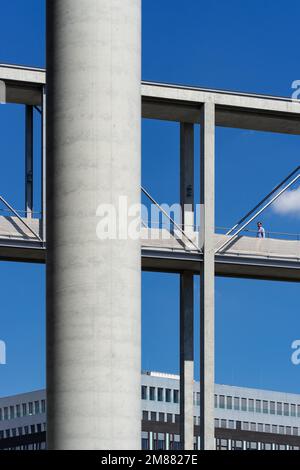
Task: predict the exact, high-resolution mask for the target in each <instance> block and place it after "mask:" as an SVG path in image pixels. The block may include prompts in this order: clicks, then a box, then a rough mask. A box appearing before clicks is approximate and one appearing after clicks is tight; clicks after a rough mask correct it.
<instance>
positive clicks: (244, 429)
mask: <svg viewBox="0 0 300 470" xmlns="http://www.w3.org/2000/svg"><path fill="white" fill-rule="evenodd" d="M243 431H249V423H248V422H247V421H243Z"/></svg>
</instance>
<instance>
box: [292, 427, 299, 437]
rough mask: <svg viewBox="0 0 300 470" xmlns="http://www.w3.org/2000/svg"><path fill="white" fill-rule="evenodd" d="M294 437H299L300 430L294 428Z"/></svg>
mask: <svg viewBox="0 0 300 470" xmlns="http://www.w3.org/2000/svg"><path fill="white" fill-rule="evenodd" d="M293 436H298V428H293Z"/></svg>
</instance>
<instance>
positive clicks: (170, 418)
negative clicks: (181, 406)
mask: <svg viewBox="0 0 300 470" xmlns="http://www.w3.org/2000/svg"><path fill="white" fill-rule="evenodd" d="M167 422H168V423H172V422H173V419H172V413H167Z"/></svg>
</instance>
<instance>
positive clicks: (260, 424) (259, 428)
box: [257, 423, 264, 432]
mask: <svg viewBox="0 0 300 470" xmlns="http://www.w3.org/2000/svg"><path fill="white" fill-rule="evenodd" d="M257 431H258V432H264V425H263V423H258V425H257Z"/></svg>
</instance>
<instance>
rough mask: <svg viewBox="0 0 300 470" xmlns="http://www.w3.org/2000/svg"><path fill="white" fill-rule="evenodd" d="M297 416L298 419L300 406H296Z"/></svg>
mask: <svg viewBox="0 0 300 470" xmlns="http://www.w3.org/2000/svg"><path fill="white" fill-rule="evenodd" d="M297 416H298V418H300V405H297Z"/></svg>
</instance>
